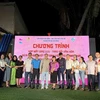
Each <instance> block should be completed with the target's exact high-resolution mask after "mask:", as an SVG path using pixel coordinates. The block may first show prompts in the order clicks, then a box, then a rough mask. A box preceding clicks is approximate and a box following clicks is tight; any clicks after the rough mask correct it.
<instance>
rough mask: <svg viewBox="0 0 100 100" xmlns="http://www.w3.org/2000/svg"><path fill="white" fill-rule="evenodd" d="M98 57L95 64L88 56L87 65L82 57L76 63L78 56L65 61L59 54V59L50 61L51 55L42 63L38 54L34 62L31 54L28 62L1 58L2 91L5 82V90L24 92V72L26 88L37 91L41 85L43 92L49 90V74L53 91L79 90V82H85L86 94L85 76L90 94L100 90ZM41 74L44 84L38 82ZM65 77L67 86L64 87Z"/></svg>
mask: <svg viewBox="0 0 100 100" xmlns="http://www.w3.org/2000/svg"><path fill="white" fill-rule="evenodd" d="M95 56H96V58H95V60H93V56H92V55H89V56H88V61H86V62H85V60H84V58H83V57H80V58H79V59H77V56H76V55H74V56H73V58H72V59H71V57H70V55H69V54H67V55H66V58H64V57H63V54H62V53H59V58H56V56H52V60H50V59H49V58H48V54H45V55H44V58H43V59H42V60H40V59H39V55H38V54H35V58H32V53H28V58H27V59H26V60H25V61H23V60H22V58H23V57H22V56H21V55H20V56H19V57H18V58H17V56H16V55H14V56H12V54H11V53H9V54H8V55H7V57H6V58H5V56H4V54H1V58H0V87H3V82H5V83H6V87H10V86H15V85H16V86H17V87H18V88H21V87H22V86H21V84H20V79H21V78H22V75H23V72H25V81H24V88H28V87H30V88H32V89H34V88H37V89H38V88H39V84H41V89H48V81H49V74H50V83H51V84H52V89H53V90H55V89H56V85H58V86H59V89H64V88H67V89H71V90H73V89H74V90H77V89H79V86H80V82H79V79H81V81H82V86H81V88H80V89H81V90H85V75H87V78H88V91H96V90H100V53H99V52H96V53H95ZM40 74H41V82H40V81H39V79H40ZM65 76H66V81H67V84H65ZM95 76H97V82H98V86H97V88H96V84H95ZM36 77H37V78H36ZM57 77H58V79H57ZM28 78H29V79H28ZM61 79H62V80H61ZM73 80H74V82H75V86H74V85H73ZM57 81H58V82H57Z"/></svg>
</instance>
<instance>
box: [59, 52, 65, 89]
mask: <svg viewBox="0 0 100 100" xmlns="http://www.w3.org/2000/svg"><path fill="white" fill-rule="evenodd" d="M57 62H58V63H59V68H58V81H59V89H60V88H62V89H64V71H65V69H66V61H65V58H63V54H62V53H59V58H58V59H57ZM60 75H62V85H61V83H60V82H61V78H60Z"/></svg>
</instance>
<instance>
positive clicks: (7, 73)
mask: <svg viewBox="0 0 100 100" xmlns="http://www.w3.org/2000/svg"><path fill="white" fill-rule="evenodd" d="M5 61H6V63H7V64H8V66H6V69H5V73H4V82H6V87H9V82H10V74H11V67H10V63H11V61H12V54H11V53H8V55H7V57H6V58H5Z"/></svg>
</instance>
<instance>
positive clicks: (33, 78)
mask: <svg viewBox="0 0 100 100" xmlns="http://www.w3.org/2000/svg"><path fill="white" fill-rule="evenodd" d="M36 77H37V82H36V85H37V87H38V86H39V77H40V73H39V69H35V68H34V69H33V76H32V82H31V83H32V86H33V87H35V78H36Z"/></svg>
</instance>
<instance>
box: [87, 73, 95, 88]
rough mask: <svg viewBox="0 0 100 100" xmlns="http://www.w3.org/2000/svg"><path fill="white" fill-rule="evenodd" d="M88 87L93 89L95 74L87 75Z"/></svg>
mask: <svg viewBox="0 0 100 100" xmlns="http://www.w3.org/2000/svg"><path fill="white" fill-rule="evenodd" d="M88 89H89V90H95V75H91V74H89V75H88Z"/></svg>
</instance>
